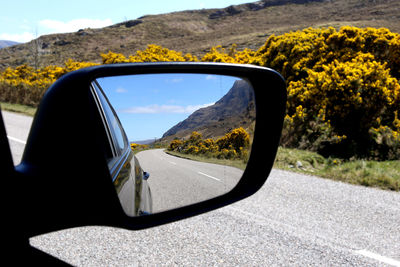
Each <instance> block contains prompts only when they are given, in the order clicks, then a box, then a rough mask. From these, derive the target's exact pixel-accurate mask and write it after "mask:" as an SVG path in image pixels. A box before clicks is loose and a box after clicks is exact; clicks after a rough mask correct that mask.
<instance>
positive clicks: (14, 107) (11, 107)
mask: <svg viewBox="0 0 400 267" xmlns="http://www.w3.org/2000/svg"><path fill="white" fill-rule="evenodd" d="M0 107H1V110H6V111H12V112H16V113H21V114H24V115H28V116H32V117H33V116H34V115H35V113H36V108H35V107H30V106H25V105H20V104H10V103H5V102H0Z"/></svg>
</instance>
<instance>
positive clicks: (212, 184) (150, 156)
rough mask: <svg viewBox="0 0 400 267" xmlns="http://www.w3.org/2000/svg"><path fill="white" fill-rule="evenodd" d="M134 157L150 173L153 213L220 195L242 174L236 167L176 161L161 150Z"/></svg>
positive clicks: (235, 182) (228, 189) (233, 185)
mask: <svg viewBox="0 0 400 267" xmlns="http://www.w3.org/2000/svg"><path fill="white" fill-rule="evenodd" d="M136 157H137V159H138V160H139V163H140V165H141V167H142V169H143V170H144V171H146V172H148V173H150V178H149V180H148V183H149V186H150V189H151V193H152V197H153V212H159V211H164V210H169V209H173V208H177V207H182V206H187V205H189V204H193V203H198V202H200V201H204V200H207V199H211V198H214V197H217V196H220V195H222V194H224V193H227V192H229V191H230V190H231V189H232V188H233V187H235V185H236V184H237V183H238V181H239V180H240V178H241V177H242V175H243V171H242V170H240V169H237V168H233V167H229V166H223V165H217V164H210V163H204V162H198V161H193V160H187V159H183V158H178V157H175V156H171V155H168V154H167V153H165V152H164V151H163V149H154V150H147V151H142V152H140V153H138V154H137V155H136Z"/></svg>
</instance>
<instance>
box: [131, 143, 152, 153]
mask: <svg viewBox="0 0 400 267" xmlns="http://www.w3.org/2000/svg"><path fill="white" fill-rule="evenodd" d="M148 148H149V145H140V144H136V143H131V149H132V151H141V150H144V149H148Z"/></svg>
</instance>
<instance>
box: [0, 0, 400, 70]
mask: <svg viewBox="0 0 400 267" xmlns="http://www.w3.org/2000/svg"><path fill="white" fill-rule="evenodd" d="M399 19H400V5H399V4H398V1H397V0H373V1H372V0H264V1H259V2H254V3H249V4H244V5H237V6H230V7H227V8H224V9H203V10H192V11H183V12H174V13H169V14H163V15H149V16H144V17H141V18H138V19H136V20H129V21H125V22H122V23H118V24H115V25H112V26H109V27H106V28H102V29H82V30H79V31H78V32H74V33H66V34H52V35H46V36H41V37H40V38H39V39H36V40H33V41H31V42H30V43H26V44H20V45H17V46H12V47H7V48H4V49H1V50H0V70H1V69H4V68H5V67H8V66H13V67H15V66H17V65H21V64H25V63H27V64H30V65H32V66H33V65H36V66H46V65H49V64H55V65H62V64H63V63H64V61H65V60H67V59H68V58H72V59H74V60H79V61H94V62H99V61H100V60H101V57H100V56H99V55H100V53H107V52H108V51H110V50H111V51H113V52H118V53H123V54H125V55H126V56H128V55H130V54H132V53H134V52H136V50H139V49H144V48H145V47H146V46H147V45H148V44H150V43H153V44H158V45H162V46H163V47H166V48H169V49H173V50H177V51H182V52H183V53H192V54H194V55H197V56H202V55H203V54H205V52H207V51H209V49H210V48H211V47H213V46H216V45H222V46H223V47H228V46H230V45H231V44H233V43H236V44H237V45H238V49H243V48H246V47H247V48H251V49H258V48H259V47H260V46H261V45H262V44H263V43H264V42H265V40H266V39H267V37H268V36H269V35H271V34H281V33H284V32H288V31H293V30H298V29H303V28H306V27H311V26H312V27H316V28H318V27H328V26H333V27H336V28H339V27H340V26H343V25H352V26H357V27H366V26H370V27H377V28H379V27H386V28H389V29H390V30H391V31H393V32H400V23H399Z"/></svg>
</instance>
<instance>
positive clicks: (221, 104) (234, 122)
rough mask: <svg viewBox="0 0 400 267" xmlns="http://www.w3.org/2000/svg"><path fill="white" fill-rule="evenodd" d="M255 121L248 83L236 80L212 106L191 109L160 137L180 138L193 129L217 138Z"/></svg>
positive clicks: (206, 136) (253, 103)
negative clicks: (184, 117)
mask: <svg viewBox="0 0 400 267" xmlns="http://www.w3.org/2000/svg"><path fill="white" fill-rule="evenodd" d="M254 120H255V102H254V92H253V89H252V88H251V86H250V85H249V83H248V82H246V81H244V80H237V81H236V82H235V83H234V84H233V86H232V88H231V89H230V90H229V91H228V93H226V94H225V95H224V96H223V97H222V98H221V99H220V100H218V101H217V102H216V103H215V104H214V105H212V106H208V107H205V108H201V109H199V110H197V111H195V112H193V113H192V114H191V115H190V116H189V117H188V118H187V119H186V120H184V121H181V122H180V123H178V124H177V125H175V126H174V127H172V128H171V129H169V130H168V131H167V132H165V134H164V135H163V139H165V138H168V139H173V138H175V137H178V138H182V137H186V136H189V135H190V134H191V133H192V132H193V131H197V132H200V133H201V134H202V135H203V137H204V138H211V137H218V136H222V135H224V134H225V133H227V132H229V131H231V130H232V129H234V128H238V127H244V128H248V127H249V126H250V125H251V124H252V123H253V122H254Z"/></svg>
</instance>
